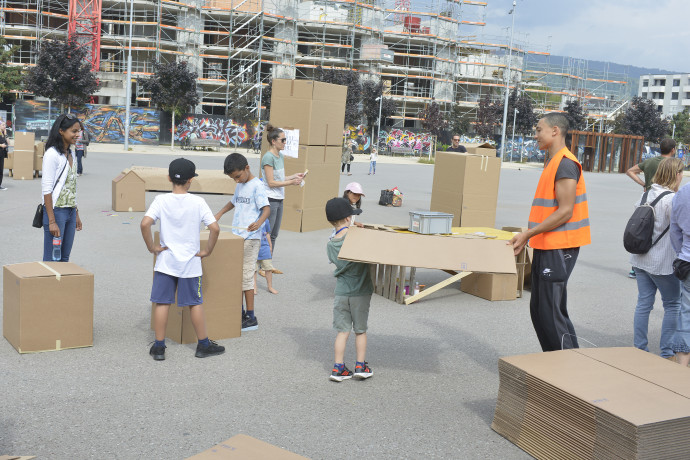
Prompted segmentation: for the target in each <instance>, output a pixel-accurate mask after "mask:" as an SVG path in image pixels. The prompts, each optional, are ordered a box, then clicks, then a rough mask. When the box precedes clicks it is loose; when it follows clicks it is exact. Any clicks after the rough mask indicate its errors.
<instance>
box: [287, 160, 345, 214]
mask: <svg viewBox="0 0 690 460" xmlns="http://www.w3.org/2000/svg"><path fill="white" fill-rule="evenodd" d="M339 172H340V169H339V168H338V167H337V166H335V165H315V166H311V167H310V168H309V174H307V177H305V178H304V187H300V186H299V185H298V186H290V187H285V201H284V205H283V208H285V207H292V208H296V209H304V208H317V207H321V210H322V211H324V216H325V209H326V202H327V201H328V200H330V199H331V198H333V197H336V196H338V195H339V193H338V191H339V186H340V174H339ZM324 218H325V217H324Z"/></svg>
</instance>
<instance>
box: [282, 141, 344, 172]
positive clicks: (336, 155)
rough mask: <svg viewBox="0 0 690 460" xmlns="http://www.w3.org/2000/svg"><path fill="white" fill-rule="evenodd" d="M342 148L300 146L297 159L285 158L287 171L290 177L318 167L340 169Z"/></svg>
mask: <svg viewBox="0 0 690 460" xmlns="http://www.w3.org/2000/svg"><path fill="white" fill-rule="evenodd" d="M342 151H343V149H342V147H340V146H332V145H300V146H299V149H298V152H297V158H292V157H285V171H286V172H288V175H290V174H294V173H296V172H304V170H305V169H309V174H311V170H312V167H314V166H317V165H326V164H327V165H331V166H334V167H335V168H334V169H339V168H340V158H341V156H342Z"/></svg>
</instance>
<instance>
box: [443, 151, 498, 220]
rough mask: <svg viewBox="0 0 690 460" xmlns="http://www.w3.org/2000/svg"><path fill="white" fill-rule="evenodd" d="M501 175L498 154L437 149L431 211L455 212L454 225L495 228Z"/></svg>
mask: <svg viewBox="0 0 690 460" xmlns="http://www.w3.org/2000/svg"><path fill="white" fill-rule="evenodd" d="M500 174H501V161H500V159H498V158H496V157H495V156H493V157H492V156H485V155H484V156H482V155H474V154H464V153H455V152H437V153H436V160H435V164H434V181H433V186H432V189H431V204H430V210H431V211H440V212H447V213H450V214H453V216H454V217H453V226H454V227H459V226H463V227H493V226H494V224H495V220H496V205H497V203H498V184H499V180H500Z"/></svg>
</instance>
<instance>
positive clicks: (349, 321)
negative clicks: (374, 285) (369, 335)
mask: <svg viewBox="0 0 690 460" xmlns="http://www.w3.org/2000/svg"><path fill="white" fill-rule="evenodd" d="M370 304H371V294H369V295H359V296H356V297H348V296H342V295H337V296H335V300H334V302H333V329H335V330H336V331H338V332H350V331H351V330H353V329H354V331H355V334H361V333H363V332H367V322H368V321H369V305H370Z"/></svg>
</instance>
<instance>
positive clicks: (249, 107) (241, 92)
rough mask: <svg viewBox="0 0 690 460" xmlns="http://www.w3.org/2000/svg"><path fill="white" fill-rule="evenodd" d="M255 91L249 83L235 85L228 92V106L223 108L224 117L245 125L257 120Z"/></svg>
mask: <svg viewBox="0 0 690 460" xmlns="http://www.w3.org/2000/svg"><path fill="white" fill-rule="evenodd" d="M256 91H257V90H256V89H255V88H254V85H252V84H249V83H235V84H234V85H232V86H231V87H230V90H229V91H228V101H229V103H228V106H227V107H225V116H226V117H229V118H231V119H232V120H233V121H234V122H235V123H247V122H249V121H251V120H255V119H256V118H257V115H258V114H257V113H256V111H255V110H254V109H255V108H256V96H257V94H256Z"/></svg>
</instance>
